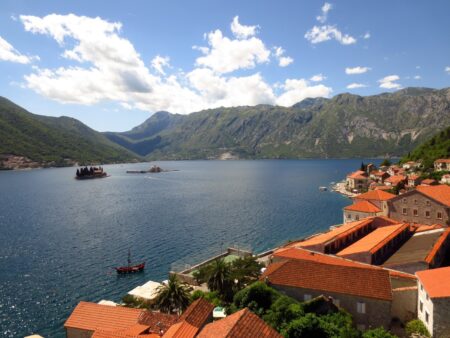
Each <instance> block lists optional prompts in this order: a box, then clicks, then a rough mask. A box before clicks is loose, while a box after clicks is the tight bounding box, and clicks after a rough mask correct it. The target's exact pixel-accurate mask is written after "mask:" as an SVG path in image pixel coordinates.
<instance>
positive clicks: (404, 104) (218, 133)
mask: <svg viewBox="0 0 450 338" xmlns="http://www.w3.org/2000/svg"><path fill="white" fill-rule="evenodd" d="M447 126H450V88H445V89H440V90H438V89H430V88H406V89H403V90H399V91H397V92H394V93H383V94H379V95H373V96H366V97H363V96H358V95H352V94H340V95H336V96H335V97H333V98H331V99H325V98H315V99H305V100H303V101H301V102H299V103H297V104H295V105H294V106H292V107H288V108H286V107H279V106H270V105H258V106H245V107H234V108H216V109H209V110H204V111H200V112H196V113H192V114H189V115H178V114H170V113H168V112H157V113H155V114H153V115H152V116H151V117H150V118H149V119H148V120H146V121H145V122H144V123H142V124H141V125H139V126H137V127H135V128H133V129H132V130H130V131H128V132H122V133H114V132H107V133H105V136H106V137H108V138H109V139H110V140H111V141H113V142H115V143H117V144H120V145H121V146H123V147H124V148H127V149H129V150H131V151H133V152H134V153H136V154H139V155H141V156H144V157H146V158H148V159H205V158H220V157H221V156H224V155H227V156H228V155H231V156H233V157H237V158H312V157H316V158H342V157H379V156H402V155H404V154H406V153H407V152H408V151H410V150H412V149H413V148H414V147H416V146H417V145H418V144H420V143H422V142H423V141H425V140H426V139H428V138H429V137H431V136H432V135H434V134H435V133H436V132H438V131H440V130H442V129H444V128H446V127H447Z"/></svg>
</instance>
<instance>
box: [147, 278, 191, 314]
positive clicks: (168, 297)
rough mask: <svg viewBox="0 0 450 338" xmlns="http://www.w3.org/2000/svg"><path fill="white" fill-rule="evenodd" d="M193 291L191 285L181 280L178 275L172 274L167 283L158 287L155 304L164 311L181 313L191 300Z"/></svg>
mask: <svg viewBox="0 0 450 338" xmlns="http://www.w3.org/2000/svg"><path fill="white" fill-rule="evenodd" d="M191 291H192V288H191V287H189V286H188V285H187V284H186V283H183V282H180V280H179V279H178V277H177V276H176V275H171V276H170V277H169V281H168V283H167V285H161V286H159V287H158V289H157V293H158V295H157V297H156V299H155V306H156V307H157V308H158V309H159V310H160V311H162V312H167V313H173V312H178V313H181V312H182V311H184V310H185V309H186V308H187V307H188V306H189V304H190V302H191V295H190V292H191Z"/></svg>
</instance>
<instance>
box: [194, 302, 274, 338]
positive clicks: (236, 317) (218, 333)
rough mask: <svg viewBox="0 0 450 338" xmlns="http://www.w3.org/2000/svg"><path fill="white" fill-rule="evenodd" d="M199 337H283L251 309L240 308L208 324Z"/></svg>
mask: <svg viewBox="0 0 450 338" xmlns="http://www.w3.org/2000/svg"><path fill="white" fill-rule="evenodd" d="M197 337H198V338H253V337H255V338H256V337H258V338H282V335H280V334H279V333H278V332H277V331H275V330H274V329H273V328H271V327H270V326H269V325H267V324H266V323H265V322H264V321H263V320H262V319H261V318H259V317H258V316H257V315H255V314H254V313H252V312H251V311H250V310H249V309H243V310H240V311H238V312H236V313H234V314H232V315H230V316H228V317H226V318H224V319H221V320H218V321H215V322H214V323H211V324H208V325H206V326H205V328H204V329H203V330H202V331H201V332H200V333H199V334H198V336H197Z"/></svg>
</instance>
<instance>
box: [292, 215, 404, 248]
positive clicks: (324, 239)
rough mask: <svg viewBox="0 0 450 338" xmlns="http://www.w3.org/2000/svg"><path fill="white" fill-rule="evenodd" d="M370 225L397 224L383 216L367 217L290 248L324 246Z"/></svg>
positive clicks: (294, 244) (296, 243)
mask: <svg viewBox="0 0 450 338" xmlns="http://www.w3.org/2000/svg"><path fill="white" fill-rule="evenodd" d="M370 223H374V224H375V226H376V227H378V226H385V225H392V224H398V222H397V221H395V220H392V219H390V218H388V217H385V216H372V217H367V218H364V219H362V220H359V221H355V222H348V223H345V224H342V225H340V226H339V227H336V228H334V229H333V230H330V231H328V232H325V233H323V234H320V235H317V236H314V237H311V238H309V239H306V240H304V241H301V242H295V243H292V244H291V245H290V246H299V247H308V246H312V245H317V244H326V243H328V242H330V241H332V240H337V239H339V238H343V237H346V236H348V235H349V234H351V233H353V232H355V231H358V230H359V229H360V228H363V227H364V226H366V225H368V224H370Z"/></svg>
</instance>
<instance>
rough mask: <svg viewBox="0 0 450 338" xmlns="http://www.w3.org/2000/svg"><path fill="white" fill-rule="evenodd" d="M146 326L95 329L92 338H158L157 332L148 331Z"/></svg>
mask: <svg viewBox="0 0 450 338" xmlns="http://www.w3.org/2000/svg"><path fill="white" fill-rule="evenodd" d="M147 330H148V326H147V325H141V324H135V325H133V326H131V327H130V328H128V329H121V330H116V331H106V330H96V331H95V332H94V334H93V335H92V338H159V337H160V336H159V334H156V333H148V332H147Z"/></svg>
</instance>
